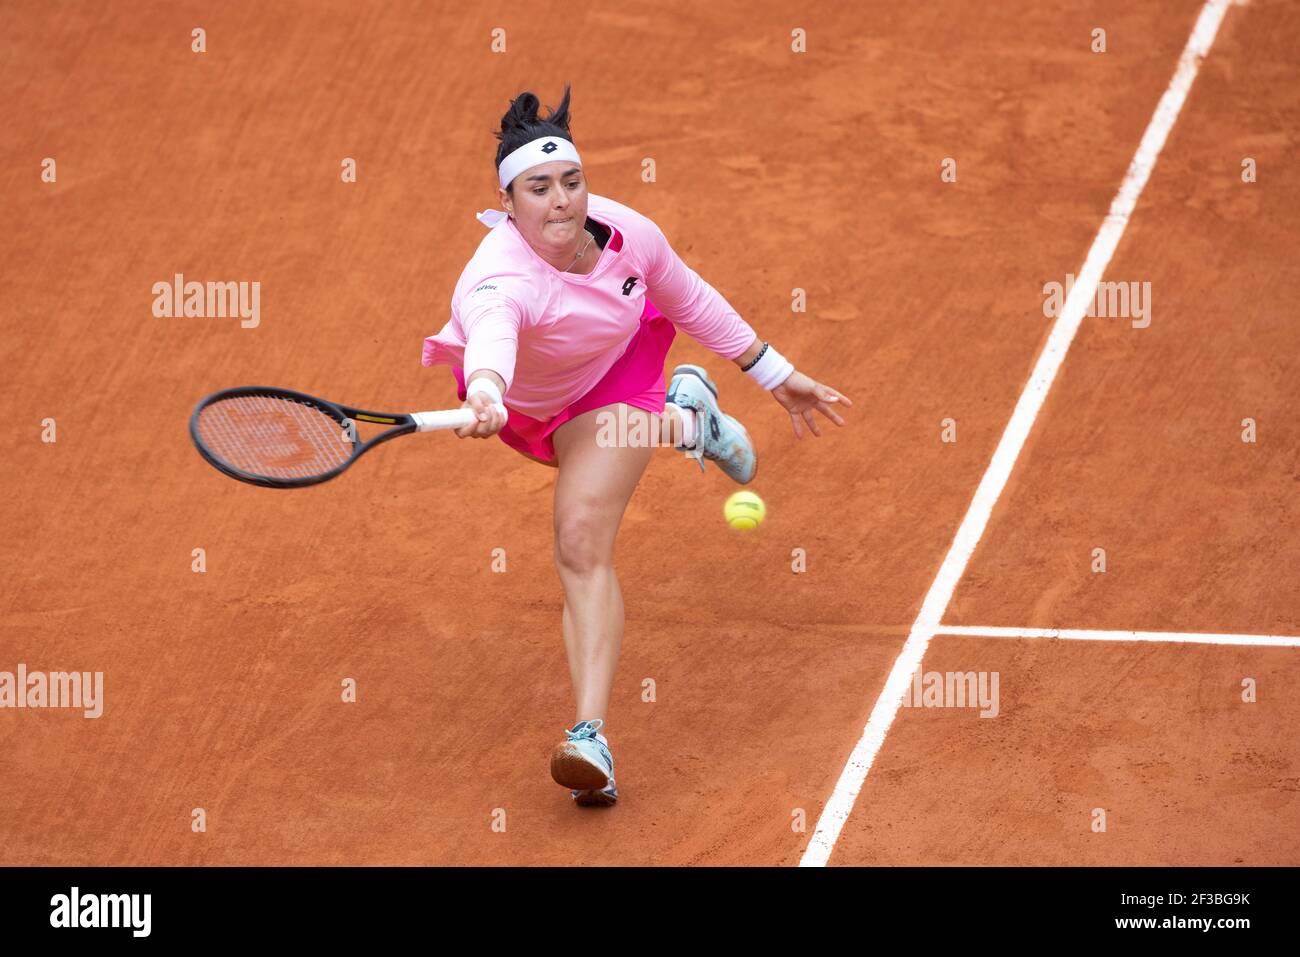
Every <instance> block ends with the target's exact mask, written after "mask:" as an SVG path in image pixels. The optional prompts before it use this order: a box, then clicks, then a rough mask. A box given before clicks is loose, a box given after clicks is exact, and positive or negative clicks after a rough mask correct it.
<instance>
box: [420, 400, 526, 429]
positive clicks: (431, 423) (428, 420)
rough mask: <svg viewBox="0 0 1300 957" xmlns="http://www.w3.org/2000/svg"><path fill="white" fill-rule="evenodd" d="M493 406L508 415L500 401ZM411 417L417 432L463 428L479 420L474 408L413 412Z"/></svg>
mask: <svg viewBox="0 0 1300 957" xmlns="http://www.w3.org/2000/svg"><path fill="white" fill-rule="evenodd" d="M492 408H494V409H496V410H497V411H498V412H500V413H501V414H502V415H504V416H508V415H509V413H508V412H507V411H506V407H505V406H504V405H502V404H501V403H500V402H497V403H494V404H493V406H492ZM411 418H412V419H414V420H415V430H416V431H417V432H434V431H436V430H438V429H461V428H464V427H465V426H467V425H473V424H474V423H475V422H476V421H478V418H477V416H476V415H475V413H474V410H473V409H442V410H439V411H437V412H412V413H411Z"/></svg>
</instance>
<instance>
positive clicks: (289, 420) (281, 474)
mask: <svg viewBox="0 0 1300 957" xmlns="http://www.w3.org/2000/svg"><path fill="white" fill-rule="evenodd" d="M198 433H199V438H200V440H201V441H202V442H203V444H204V445H205V446H206V447H207V450H208V451H209V452H210V453H211V454H212V455H214V456H216V457H217V458H218V459H220V460H221V461H222V462H224V463H225V464H227V465H229V466H231V467H232V468H235V469H238V470H239V471H241V472H247V473H249V474H252V475H261V476H265V477H267V478H275V479H298V478H308V477H310V476H313V475H320V474H323V473H325V472H330V471H333V470H334V469H336V468H338V467H339V466H340V465H343V464H344V463H345V462H347V461H348V459H350V458H351V457H352V452H353V436H352V435H351V434H349V431H348V430H347V429H345V428H344V427H343V425H342V424H341V423H339V422H338V421H337V420H336V419H335V418H334V417H333V416H331V415H329V414H328V413H326V412H325V411H323V410H322V409H320V408H318V407H316V406H314V405H309V404H307V403H304V402H300V401H297V400H295V399H292V398H290V397H288V396H271V395H239V396H230V397H228V398H225V399H218V400H217V401H216V402H213V403H212V404H211V405H209V406H206V407H205V408H204V409H203V410H202V411H201V412H200V413H199V422H198Z"/></svg>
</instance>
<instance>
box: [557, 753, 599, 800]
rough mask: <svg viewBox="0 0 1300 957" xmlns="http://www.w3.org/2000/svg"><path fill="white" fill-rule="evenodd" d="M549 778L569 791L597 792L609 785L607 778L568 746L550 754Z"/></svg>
mask: <svg viewBox="0 0 1300 957" xmlns="http://www.w3.org/2000/svg"><path fill="white" fill-rule="evenodd" d="M551 778H552V779H554V781H555V783H556V784H560V785H563V786H564V787H566V788H568V789H569V790H571V791H599V790H600V789H601V788H603V787H605V786H607V785H608V784H609V777H608V775H606V774H605V772H604V771H602V770H601V769H600V768H598V767H596V766H595V765H594V764H592V763H591V762H590V761H588V760H587V759H586V758H584V757H583V756H582V752H581V751H579V750H578V749H577V748H575V747H573V746H572V745H569V744H561V745H559V746H558V747H557V748H556V749H555V750H554V751H552V752H551Z"/></svg>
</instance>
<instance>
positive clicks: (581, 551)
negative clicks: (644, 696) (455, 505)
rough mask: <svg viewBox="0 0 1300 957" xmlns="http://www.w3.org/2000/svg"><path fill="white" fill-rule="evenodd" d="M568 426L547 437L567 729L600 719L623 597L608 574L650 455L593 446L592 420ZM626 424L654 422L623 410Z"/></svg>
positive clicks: (644, 450) (613, 408) (619, 639)
mask: <svg viewBox="0 0 1300 957" xmlns="http://www.w3.org/2000/svg"><path fill="white" fill-rule="evenodd" d="M602 412H605V413H606V414H609V413H611V412H613V413H615V414H617V413H618V406H617V405H609V406H604V407H603V408H601V409H593V410H592V411H590V412H586V413H584V414H582V415H580V416H578V417H577V418H574V419H570V420H569V421H568V422H566V423H564V425H562V426H560V427H559V428H558V429H556V430H555V432H554V433H552V434H553V436H554V442H555V451H556V454H557V456H558V458H559V463H560V474H559V475H558V476H557V477H556V480H555V567H556V570H557V571H558V572H559V575H560V581H561V583H562V584H563V585H564V616H563V627H564V644H565V648H566V650H567V652H568V657H569V673H570V676H571V677H572V679H573V692H574V698H575V699H576V704H577V712H576V716H575V723H577V722H578V721H590V720H594V719H596V718H602V719H603V718H604V717H605V713H606V711H607V710H608V708H609V695H610V689H611V688H612V687H613V684H614V671H615V669H616V668H617V666H618V655H619V649H620V648H621V646H622V643H623V593H622V590H621V589H620V588H619V583H618V576H617V575H616V574H615V572H614V540H615V538H616V537H617V535H618V526H619V523H620V522H621V521H622V520H623V512H624V510H625V509H626V508H627V503H628V501H629V499H631V497H632V493H633V491H635V489H636V485H637V482H639V481H640V480H641V474H642V473H643V472H644V471H645V467H646V465H647V464H648V463H649V461H650V456H651V454H652V452H653V451H654V449H653V448H652V447H651V446H650V445H646V446H643V447H640V448H626V447H625V448H619V447H604V448H602V447H601V446H600V445H598V444H597V441H596V436H597V432H598V431H599V423H598V421H597V418H598V416H599V415H600V413H602ZM626 415H627V416H628V420H629V421H631V420H632V419H633V417H636V416H644V417H649V418H650V419H653V420H655V421H654V422H649V423H647V425H650V426H654V425H656V424H657V421H658V416H653V415H651V413H649V412H645V411H644V410H641V409H635V408H631V407H628V408H627V410H626Z"/></svg>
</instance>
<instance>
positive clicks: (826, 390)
mask: <svg viewBox="0 0 1300 957" xmlns="http://www.w3.org/2000/svg"><path fill="white" fill-rule="evenodd" d="M772 398H774V399H776V401H777V402H780V403H781V405H782V406H784V407H785V410H786V411H787V412H789V413H790V425H791V426H793V427H794V437H795V438H796V439H802V438H803V428H802V427H801V426H800V425H799V420H800V419H801V418H802V419H803V420H804V422H806V423H807V425H808V428H809V430H811V431H812V434H813V435H816V436H820V435H821V434H822V433H821V429H819V428H818V427H817V419H816V418H815V417H814V416H813V410H814V409H816V410H817V411H818V412H820V413H821V414H822V415H824V416H826V418H828V419H830V420H831V421H832V422H834V423H835V424H836V425H843V424H844V419H843V417H842V416H841V415H840V414H839V413H838V412H836V411H835V406H837V405H843V406H852V405H853V403H852V402H851V401H850V400H849V397H848V396H846V395H842V394H841V393H839V392H836V391H835V390H834V389H832V388H831V387H830V386H828V385H822V384H821V383H820V382H818V381H817V380H815V379H810V378H809V377H808V376H806V375H804V374H803V373H802V372H800V371H798V370H797V369H796V370H795V371H794V372H792V373H790V377H789V378H788V379H786V380H785V381H784V382H782V383H781V384H780V385H779V386H777V387H776V388H775V389H773V390H772Z"/></svg>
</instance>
